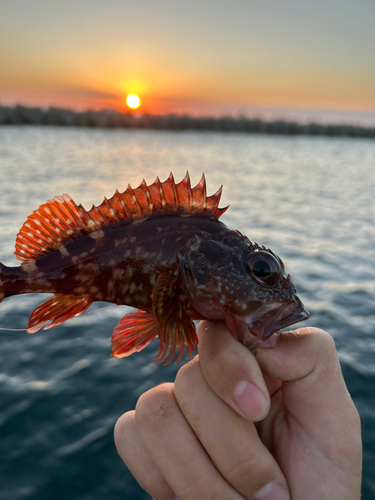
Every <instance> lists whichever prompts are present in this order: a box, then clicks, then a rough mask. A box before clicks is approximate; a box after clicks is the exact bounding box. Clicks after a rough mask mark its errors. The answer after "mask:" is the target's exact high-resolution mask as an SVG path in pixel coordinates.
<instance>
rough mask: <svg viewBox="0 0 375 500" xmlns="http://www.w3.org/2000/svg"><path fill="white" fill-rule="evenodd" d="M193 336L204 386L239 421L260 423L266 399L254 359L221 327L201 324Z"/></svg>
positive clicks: (219, 323) (261, 377) (264, 387)
mask: <svg viewBox="0 0 375 500" xmlns="http://www.w3.org/2000/svg"><path fill="white" fill-rule="evenodd" d="M197 333H198V339H199V343H198V352H199V361H200V365H201V370H202V373H203V376H204V378H205V380H206V382H207V383H208V385H209V386H210V387H211V389H212V390H213V391H214V392H215V393H216V394H217V395H218V396H219V397H220V398H221V399H222V400H224V401H225V402H226V403H227V404H228V405H229V406H231V407H232V408H233V409H234V410H235V411H236V412H237V413H238V414H239V415H241V416H242V417H245V418H247V419H249V420H251V421H253V422H257V421H259V420H262V419H263V418H264V417H265V416H266V415H267V413H268V411H269V405H270V397H269V392H268V390H267V386H266V383H265V381H264V378H263V375H262V372H261V369H260V367H259V365H258V362H257V361H256V359H255V357H254V355H253V354H252V353H251V352H250V351H249V349H248V348H247V347H245V346H244V345H242V344H241V343H240V342H238V341H237V340H236V339H234V338H233V336H232V335H231V333H230V331H229V330H228V328H227V327H226V326H225V324H224V323H221V322H217V323H211V322H208V321H202V322H201V323H200V324H199V326H198V329H197Z"/></svg>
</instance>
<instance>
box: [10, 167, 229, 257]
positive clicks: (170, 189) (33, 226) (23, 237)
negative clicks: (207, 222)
mask: <svg viewBox="0 0 375 500" xmlns="http://www.w3.org/2000/svg"><path fill="white" fill-rule="evenodd" d="M221 190H222V188H220V189H219V190H218V191H217V192H216V193H215V194H213V195H211V196H208V197H207V195H206V180H205V177H204V174H203V175H202V178H201V180H200V181H199V182H198V184H197V185H196V186H195V187H194V188H192V187H191V185H190V177H189V173H188V172H187V173H186V175H185V177H184V179H183V180H182V181H181V182H179V183H178V184H176V183H175V181H174V178H173V175H172V173H171V174H170V175H169V177H168V179H167V180H166V181H164V182H160V180H159V178H158V177H157V178H156V180H155V182H154V183H153V184H151V185H149V186H147V184H146V182H145V181H144V180H143V181H142V182H141V184H140V185H139V186H138V187H137V188H135V189H133V188H131V186H130V185H129V186H128V188H127V189H126V190H125V191H124V192H123V193H119V191H117V190H116V192H115V194H114V195H113V196H112V198H110V199H109V200H108V199H107V198H104V201H103V203H101V205H99V206H94V205H93V206H92V208H91V210H89V211H87V210H86V209H85V208H83V206H82V205H76V204H75V203H74V201H73V200H72V199H71V198H70V196H69V195H67V194H63V195H62V196H55V198H53V199H52V200H49V201H47V203H45V204H43V205H41V206H40V207H39V208H38V210H35V211H34V212H33V213H32V214H31V215H30V216H29V217H28V218H27V221H26V222H25V223H24V225H23V226H22V228H21V230H20V232H19V233H18V236H17V240H16V251H15V255H16V257H17V258H18V259H19V260H22V261H25V262H30V261H34V260H36V259H38V258H39V257H41V256H43V255H46V254H48V253H50V252H52V251H53V250H56V249H58V248H61V247H62V246H63V245H64V243H66V242H67V241H71V240H74V239H76V238H78V237H80V236H83V235H84V234H89V233H93V232H96V231H99V230H100V228H101V227H103V226H109V225H111V224H114V223H116V222H119V221H123V220H126V219H128V220H129V221H130V220H131V219H133V218H136V217H145V216H148V215H151V214H154V213H158V212H160V213H163V212H169V211H173V212H176V211H177V212H183V213H196V214H198V213H199V214H202V215H204V216H207V217H215V218H216V219H218V218H219V217H220V216H221V215H222V214H223V213H224V212H225V210H226V209H227V208H228V207H226V208H219V202H220V197H221Z"/></svg>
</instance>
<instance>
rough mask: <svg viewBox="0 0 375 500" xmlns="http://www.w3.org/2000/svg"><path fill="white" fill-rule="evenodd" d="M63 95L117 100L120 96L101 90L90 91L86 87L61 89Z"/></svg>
mask: <svg viewBox="0 0 375 500" xmlns="http://www.w3.org/2000/svg"><path fill="white" fill-rule="evenodd" d="M61 90H62V91H63V92H64V93H65V94H69V95H74V96H77V97H88V98H92V99H119V98H120V97H121V95H120V94H116V93H115V92H105V91H102V90H97V89H91V88H88V87H64V88H63V89H61Z"/></svg>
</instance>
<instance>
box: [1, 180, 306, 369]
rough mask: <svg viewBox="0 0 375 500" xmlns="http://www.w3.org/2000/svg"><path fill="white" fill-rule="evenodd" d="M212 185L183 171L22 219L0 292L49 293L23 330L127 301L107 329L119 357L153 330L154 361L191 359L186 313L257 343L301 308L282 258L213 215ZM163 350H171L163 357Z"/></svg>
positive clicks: (46, 207)
mask: <svg viewBox="0 0 375 500" xmlns="http://www.w3.org/2000/svg"><path fill="white" fill-rule="evenodd" d="M220 197H221V188H220V189H219V190H218V191H217V192H216V193H215V194H214V195H211V196H207V194H206V182H205V178H204V175H203V176H202V179H201V180H200V182H199V183H198V184H197V185H196V186H195V187H194V188H192V187H191V184H190V178H189V174H188V173H187V174H186V176H185V178H184V179H183V180H182V181H181V182H179V183H178V184H176V183H175V181H174V178H173V175H172V174H170V176H169V177H168V179H167V180H166V181H164V182H160V180H159V178H157V179H156V180H155V182H154V183H153V184H151V185H147V184H146V182H145V181H142V183H141V184H140V185H139V186H138V187H137V188H135V189H133V188H131V187H130V186H128V188H127V189H126V190H125V191H124V192H123V193H120V192H119V191H118V190H116V191H115V194H114V195H113V196H112V198H110V199H107V198H104V201H103V202H102V204H101V205H99V206H93V207H92V208H91V209H90V210H89V211H87V210H86V209H85V208H84V207H82V205H76V204H75V202H74V201H73V200H72V199H71V198H70V196H69V195H66V194H64V195H62V196H56V197H55V198H53V199H52V200H49V201H48V202H47V203H45V204H43V205H41V206H40V207H39V209H38V210H35V211H34V212H33V213H32V214H31V215H30V216H29V217H28V219H27V220H26V222H25V224H24V225H23V227H22V228H21V230H20V232H19V234H18V235H17V239H16V251H15V254H16V256H17V258H18V259H19V260H21V262H22V263H21V266H19V267H7V266H4V265H3V264H0V301H1V300H3V299H4V298H6V297H9V296H12V295H17V294H22V293H53V294H54V296H53V297H51V298H49V299H48V300H47V301H46V302H44V303H43V304H41V305H40V306H38V307H37V308H36V309H35V310H34V311H33V312H32V314H31V317H30V320H29V323H28V327H27V331H28V332H29V333H34V332H36V331H38V330H40V329H41V328H42V327H45V329H47V328H51V327H54V326H57V325H59V324H61V323H62V322H64V321H66V320H68V319H69V318H71V317H73V316H78V315H80V314H82V313H83V312H84V311H85V310H86V309H87V308H88V307H89V306H90V305H91V304H92V302H94V301H98V300H100V301H108V302H113V303H116V304H126V305H129V306H133V307H135V308H137V309H138V310H137V312H135V313H130V314H128V315H126V316H124V318H122V319H121V320H120V322H119V323H118V325H117V326H116V328H115V329H114V331H113V334H112V353H113V355H115V356H118V357H125V356H129V355H130V354H132V353H133V352H138V351H140V350H141V349H143V348H144V347H146V345H148V344H149V343H150V342H151V341H152V340H153V339H154V338H155V337H158V338H159V341H160V348H159V352H158V354H157V356H156V358H157V359H158V360H159V362H160V361H163V360H165V359H166V358H167V360H166V363H169V362H171V361H172V359H173V357H174V354H175V351H176V350H177V352H178V357H177V360H176V362H178V361H180V360H181V357H182V355H183V352H184V349H185V348H186V350H187V355H188V356H190V355H191V354H192V353H193V351H194V348H195V345H196V343H197V336H196V331H195V326H194V323H193V320H194V319H208V320H214V321H216V320H223V321H225V322H226V324H227V325H228V327H229V329H230V330H231V333H232V335H233V336H234V337H235V338H237V339H238V340H239V341H241V342H243V343H244V344H245V345H247V346H248V347H249V348H250V349H251V350H252V351H253V352H256V349H257V347H258V346H259V344H260V343H261V342H262V341H263V340H265V339H266V338H268V337H269V336H270V335H272V334H273V333H275V332H276V331H278V330H279V329H280V328H282V327H285V326H289V325H290V324H294V323H296V322H297V321H301V320H303V319H306V318H307V317H308V313H307V311H306V310H305V309H304V307H303V305H302V303H301V301H300V299H299V298H298V296H297V295H296V292H295V289H294V286H293V284H292V282H291V280H290V277H289V276H285V271H284V265H283V263H282V261H281V260H280V259H279V257H278V256H277V255H276V254H274V253H273V252H272V251H271V250H267V249H266V248H264V247H262V246H259V245H258V244H256V243H251V241H250V240H249V239H248V238H247V237H246V236H243V235H242V234H241V233H240V232H239V231H237V230H231V229H229V228H228V227H227V226H226V225H225V224H223V223H222V222H221V221H219V220H218V219H219V217H220V216H221V215H222V214H223V213H224V212H225V210H226V209H227V207H226V208H219V206H218V205H219V201H220ZM168 351H169V355H168Z"/></svg>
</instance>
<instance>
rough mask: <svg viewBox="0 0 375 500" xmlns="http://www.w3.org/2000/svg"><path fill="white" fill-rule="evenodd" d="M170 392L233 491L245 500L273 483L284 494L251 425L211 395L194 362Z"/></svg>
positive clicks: (282, 483) (278, 472)
mask: <svg viewBox="0 0 375 500" xmlns="http://www.w3.org/2000/svg"><path fill="white" fill-rule="evenodd" d="M174 392H175V397H176V400H177V402H178V404H179V406H180V408H181V410H182V412H183V414H184V416H185V418H186V419H187V421H188V422H189V424H190V426H191V427H192V429H193V430H194V432H195V434H196V436H197V437H198V439H199V441H200V442H201V443H202V445H203V447H204V449H205V450H206V452H207V453H208V455H209V456H210V458H211V460H212V461H213V463H214V464H215V465H216V467H217V469H218V470H219V471H220V472H221V474H222V475H223V477H224V478H225V479H226V480H227V481H228V482H229V484H231V485H232V487H233V488H234V489H235V490H236V491H238V492H239V493H240V494H241V495H243V496H244V497H245V498H248V499H252V498H254V495H255V494H256V493H257V492H259V491H260V490H262V488H264V487H265V486H266V485H270V484H271V483H275V484H274V486H273V488H274V489H275V490H277V489H284V490H286V491H287V486H286V480H285V477H284V475H283V473H282V472H281V470H280V468H279V466H278V464H277V463H276V461H275V459H274V458H273V456H272V455H271V454H270V452H269V451H268V450H267V448H266V447H265V446H264V444H263V443H262V442H261V440H260V438H259V435H258V433H257V431H256V429H255V426H254V424H253V422H251V421H249V420H248V419H245V418H243V417H242V416H240V415H239V414H238V413H237V412H236V411H234V410H233V409H232V408H231V407H230V406H229V405H228V404H227V403H226V402H225V401H223V400H222V399H221V398H219V396H217V395H216V394H215V393H214V392H213V391H212V389H211V388H210V387H209V385H208V384H207V382H206V380H205V378H204V377H203V374H202V371H201V368H200V363H199V361H198V358H195V359H194V360H193V361H192V362H190V363H188V364H187V365H185V366H183V367H182V368H181V369H180V370H179V372H178V374H177V377H176V381H175V386H174ZM277 483H278V484H277ZM269 487H270V486H269ZM286 491H285V492H284V493H285V495H284V496H285V498H287V496H288V495H287V493H286ZM280 498H281V497H280Z"/></svg>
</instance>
